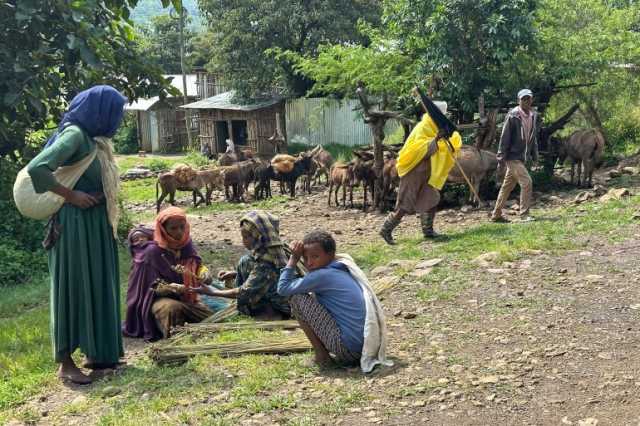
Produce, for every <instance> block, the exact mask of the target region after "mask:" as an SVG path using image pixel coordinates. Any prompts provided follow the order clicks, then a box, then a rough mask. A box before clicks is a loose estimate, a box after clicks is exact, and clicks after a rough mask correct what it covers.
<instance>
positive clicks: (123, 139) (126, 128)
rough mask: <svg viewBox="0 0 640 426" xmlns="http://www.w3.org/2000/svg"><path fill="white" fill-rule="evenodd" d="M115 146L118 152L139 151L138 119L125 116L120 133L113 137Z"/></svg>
mask: <svg viewBox="0 0 640 426" xmlns="http://www.w3.org/2000/svg"><path fill="white" fill-rule="evenodd" d="M113 148H114V150H115V151H116V153H118V154H135V153H136V152H138V129H137V125H136V121H135V120H133V119H132V118H130V117H127V118H125V120H124V122H123V124H122V126H120V128H119V129H118V133H116V135H115V136H114V137H113Z"/></svg>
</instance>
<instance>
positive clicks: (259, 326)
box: [176, 320, 300, 336]
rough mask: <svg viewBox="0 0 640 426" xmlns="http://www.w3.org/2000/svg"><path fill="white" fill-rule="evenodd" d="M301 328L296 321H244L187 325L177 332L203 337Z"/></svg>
mask: <svg viewBox="0 0 640 426" xmlns="http://www.w3.org/2000/svg"><path fill="white" fill-rule="evenodd" d="M299 327H300V323H299V322H298V321H295V320H283V321H250V322H249V321H243V322H227V323H202V322H200V323H195V324H185V325H184V326H182V327H179V328H178V329H177V330H176V331H177V333H180V334H186V333H188V334H191V335H192V336H194V335H203V334H214V333H219V332H221V331H233V330H293V329H296V328H299Z"/></svg>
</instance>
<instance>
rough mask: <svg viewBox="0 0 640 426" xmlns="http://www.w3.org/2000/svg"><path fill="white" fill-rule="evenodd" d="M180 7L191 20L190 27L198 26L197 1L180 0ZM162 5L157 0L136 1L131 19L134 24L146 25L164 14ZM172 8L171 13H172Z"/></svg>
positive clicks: (198, 12) (199, 18) (199, 19)
mask: <svg viewBox="0 0 640 426" xmlns="http://www.w3.org/2000/svg"><path fill="white" fill-rule="evenodd" d="M182 6H183V7H184V8H185V9H186V10H187V13H188V15H189V17H190V20H191V26H192V27H197V26H199V25H200V21H201V17H200V11H199V10H198V2H197V0H182ZM165 7H166V6H164V5H162V3H161V2H160V1H159V0H138V2H137V4H136V6H135V8H133V10H132V11H131V19H132V20H133V22H135V23H136V24H141V25H147V24H149V23H150V22H151V21H152V20H153V18H155V17H156V16H159V15H164V14H165V13H166V10H165ZM173 9H175V8H173V7H172V12H173Z"/></svg>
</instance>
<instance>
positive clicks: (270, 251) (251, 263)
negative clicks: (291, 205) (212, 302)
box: [192, 211, 291, 320]
mask: <svg viewBox="0 0 640 426" xmlns="http://www.w3.org/2000/svg"><path fill="white" fill-rule="evenodd" d="M279 227H280V221H279V220H278V218H277V217H275V216H273V215H271V214H270V213H267V212H261V211H251V212H249V213H247V214H246V215H244V216H243V217H242V218H241V219H240V233H241V235H242V243H243V244H244V246H245V248H246V249H247V250H249V251H250V253H249V254H247V255H245V256H243V257H242V258H241V259H240V261H239V262H238V266H237V267H236V270H235V271H223V272H220V274H219V275H218V278H219V279H220V280H221V281H231V280H235V283H234V285H233V286H234V288H231V289H227V290H217V289H214V288H211V287H207V286H202V287H197V288H193V289H192V291H193V292H196V293H200V294H206V295H210V296H215V297H225V298H231V299H237V300H238V311H239V312H240V313H242V314H245V315H249V316H252V317H256V318H258V319H263V320H279V319H287V318H289V317H290V316H291V308H290V307H289V303H288V302H287V298H286V297H283V296H280V295H278V292H277V287H278V279H279V278H280V269H282V268H284V267H285V265H286V264H287V260H288V257H287V255H286V254H285V251H284V247H285V246H284V244H283V243H282V241H281V240H280V229H279Z"/></svg>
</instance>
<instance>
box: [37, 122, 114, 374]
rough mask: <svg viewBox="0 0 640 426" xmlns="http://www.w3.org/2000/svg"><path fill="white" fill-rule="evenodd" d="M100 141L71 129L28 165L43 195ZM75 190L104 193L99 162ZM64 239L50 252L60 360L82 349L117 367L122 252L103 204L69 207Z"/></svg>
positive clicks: (62, 213) (62, 216)
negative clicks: (57, 175) (61, 169)
mask: <svg viewBox="0 0 640 426" xmlns="http://www.w3.org/2000/svg"><path fill="white" fill-rule="evenodd" d="M93 149H96V143H95V142H94V141H93V139H91V138H90V137H89V136H88V135H87V134H86V133H84V132H83V131H82V130H81V129H80V128H78V127H77V126H69V127H67V128H66V129H64V130H63V131H62V132H61V133H60V134H59V136H58V138H57V140H56V141H55V143H54V144H52V145H51V146H49V147H48V148H45V149H44V150H43V151H42V152H41V153H40V154H38V155H37V156H36V157H35V158H34V159H33V160H31V162H30V163H29V166H28V171H29V175H30V176H31V178H32V180H33V186H34V188H35V190H36V192H38V193H42V192H45V191H47V190H49V189H51V188H52V187H53V185H54V184H55V179H54V177H53V174H52V172H53V171H55V170H56V169H57V168H58V167H60V166H66V165H70V164H73V163H75V162H77V161H80V160H81V159H82V158H84V157H85V156H87V155H88V154H89V153H90V152H91V151H92V150H93ZM73 189H74V190H79V191H83V192H102V177H101V172H100V163H99V161H98V159H97V158H96V159H95V160H94V161H93V162H92V163H91V165H90V166H89V167H88V168H87V170H86V171H85V172H84V174H83V175H82V177H81V178H80V180H79V181H78V183H77V184H76V186H75V187H74V188H73ZM57 222H58V223H59V225H60V226H61V229H60V236H59V238H58V240H57V241H56V243H55V245H54V246H53V248H51V249H50V250H49V251H48V255H49V272H50V274H51V336H52V340H53V352H54V356H55V359H56V361H58V362H59V361H61V360H62V358H63V357H64V355H65V354H67V353H73V352H74V351H75V350H76V349H77V348H80V349H81V351H82V352H83V353H84V354H85V355H86V356H87V357H88V358H91V359H92V360H93V361H95V362H100V363H115V362H117V361H118V359H119V358H120V357H121V356H123V355H124V351H123V347H122V334H121V331H120V294H119V293H120V284H119V271H118V251H117V247H116V240H115V239H114V237H113V232H112V228H111V225H110V224H109V221H108V219H107V208H106V204H105V203H104V202H103V203H101V204H98V205H97V206H94V207H91V208H88V209H81V208H78V207H75V206H73V205H71V204H68V203H65V204H64V205H63V206H62V208H61V209H60V210H59V211H58V214H57Z"/></svg>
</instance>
